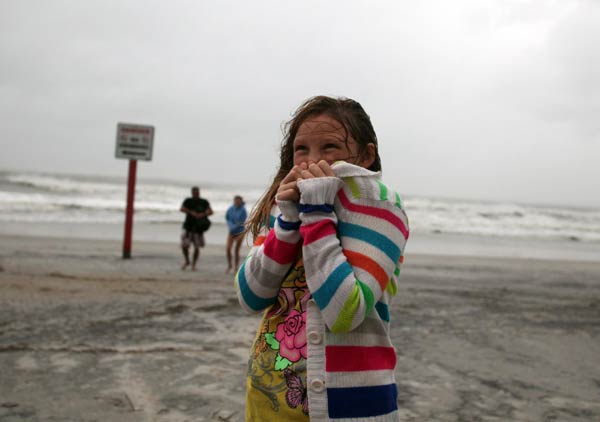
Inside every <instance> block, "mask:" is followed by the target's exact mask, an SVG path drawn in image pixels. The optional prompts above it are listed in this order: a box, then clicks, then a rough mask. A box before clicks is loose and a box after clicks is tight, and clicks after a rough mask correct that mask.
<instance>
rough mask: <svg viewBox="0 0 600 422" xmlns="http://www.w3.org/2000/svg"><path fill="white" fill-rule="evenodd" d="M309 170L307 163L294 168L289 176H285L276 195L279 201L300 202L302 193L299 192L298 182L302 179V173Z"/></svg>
mask: <svg viewBox="0 0 600 422" xmlns="http://www.w3.org/2000/svg"><path fill="white" fill-rule="evenodd" d="M307 168H308V166H307V165H306V163H301V164H299V165H296V166H294V167H292V169H291V170H290V172H289V173H288V174H287V176H285V177H284V178H283V180H282V181H281V183H280V184H279V189H277V195H276V198H277V200H278V201H293V202H298V201H299V200H300V191H299V190H298V185H297V184H296V181H297V180H298V179H300V178H301V177H302V171H303V170H306V169H307Z"/></svg>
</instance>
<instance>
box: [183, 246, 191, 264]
mask: <svg viewBox="0 0 600 422" xmlns="http://www.w3.org/2000/svg"><path fill="white" fill-rule="evenodd" d="M181 252H183V258H184V259H185V261H184V263H183V264H182V265H181V269H182V270H185V269H186V268H187V267H188V266H189V265H190V248H189V247H187V248H186V247H183V246H182V247H181Z"/></svg>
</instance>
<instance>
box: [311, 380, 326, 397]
mask: <svg viewBox="0 0 600 422" xmlns="http://www.w3.org/2000/svg"><path fill="white" fill-rule="evenodd" d="M310 389H311V390H313V391H314V392H315V393H322V392H323V391H324V390H325V382H324V381H323V380H321V379H319V378H317V379H314V380H312V381H311V382H310Z"/></svg>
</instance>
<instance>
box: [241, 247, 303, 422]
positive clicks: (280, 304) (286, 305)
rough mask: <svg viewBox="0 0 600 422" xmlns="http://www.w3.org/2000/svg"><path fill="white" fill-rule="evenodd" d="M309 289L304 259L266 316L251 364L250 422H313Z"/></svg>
mask: <svg viewBox="0 0 600 422" xmlns="http://www.w3.org/2000/svg"><path fill="white" fill-rule="evenodd" d="M310 297H311V295H310V292H309V290H308V287H307V285H306V278H305V275H304V266H303V262H302V258H299V259H298V260H297V261H296V263H295V264H294V265H293V266H292V269H291V270H290V272H289V273H288V275H287V276H286V277H285V279H284V281H283V282H282V284H281V288H280V290H279V296H278V298H277V302H275V304H273V305H272V306H271V307H270V308H268V309H267V310H266V311H265V314H264V315H263V319H262V321H261V323H260V325H259V329H258V332H257V334H256V338H255V340H254V344H253V346H252V349H251V352H250V359H249V362H248V377H247V380H246V384H247V385H246V387H247V388H246V392H247V393H246V421H275V420H277V421H279V420H281V421H284V420H285V421H308V420H309V419H308V398H307V392H306V304H307V302H308V300H309V299H310Z"/></svg>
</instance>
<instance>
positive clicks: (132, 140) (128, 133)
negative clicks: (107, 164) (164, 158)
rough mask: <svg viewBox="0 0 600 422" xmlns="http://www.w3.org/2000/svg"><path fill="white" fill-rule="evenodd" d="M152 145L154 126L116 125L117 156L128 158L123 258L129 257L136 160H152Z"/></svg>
mask: <svg viewBox="0 0 600 422" xmlns="http://www.w3.org/2000/svg"><path fill="white" fill-rule="evenodd" d="M153 145H154V127H153V126H143V125H132V124H128V123H119V124H118V125H117V149H116V152H115V156H116V157H117V158H128V159H129V173H128V176H127V207H126V208H125V235H124V236H123V259H129V258H131V240H132V232H133V202H134V197H135V178H136V172H137V160H145V161H150V160H152V147H153Z"/></svg>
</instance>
